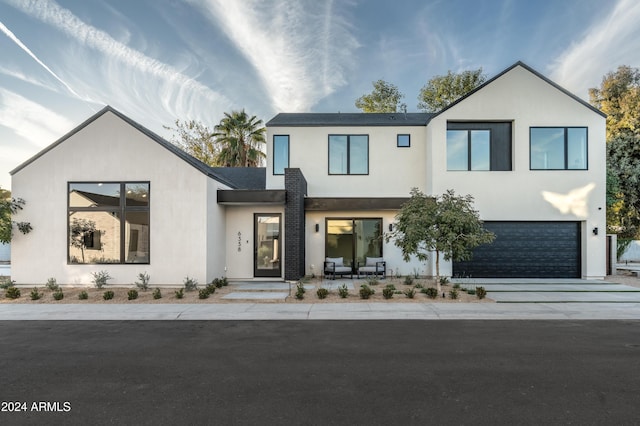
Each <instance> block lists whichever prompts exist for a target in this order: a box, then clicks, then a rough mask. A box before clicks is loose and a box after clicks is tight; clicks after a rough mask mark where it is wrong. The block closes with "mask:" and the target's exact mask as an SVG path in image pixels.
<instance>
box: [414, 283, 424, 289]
mask: <svg viewBox="0 0 640 426" xmlns="http://www.w3.org/2000/svg"><path fill="white" fill-rule="evenodd" d="M413 287H414V288H424V284H422V283H416V285H414V286H413Z"/></svg>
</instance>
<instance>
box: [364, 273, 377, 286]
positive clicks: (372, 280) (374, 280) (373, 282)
mask: <svg viewBox="0 0 640 426" xmlns="http://www.w3.org/2000/svg"><path fill="white" fill-rule="evenodd" d="M379 283H380V280H378V277H376V276H375V275H374V276H373V277H369V278H367V284H368V285H378V284H379Z"/></svg>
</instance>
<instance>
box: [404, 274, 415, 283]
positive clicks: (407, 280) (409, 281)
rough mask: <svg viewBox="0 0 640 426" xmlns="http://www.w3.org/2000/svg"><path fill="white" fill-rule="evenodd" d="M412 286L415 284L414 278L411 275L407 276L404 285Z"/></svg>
mask: <svg viewBox="0 0 640 426" xmlns="http://www.w3.org/2000/svg"><path fill="white" fill-rule="evenodd" d="M411 284H413V277H412V276H411V275H407V276H406V277H404V285H411ZM416 285H417V284H416Z"/></svg>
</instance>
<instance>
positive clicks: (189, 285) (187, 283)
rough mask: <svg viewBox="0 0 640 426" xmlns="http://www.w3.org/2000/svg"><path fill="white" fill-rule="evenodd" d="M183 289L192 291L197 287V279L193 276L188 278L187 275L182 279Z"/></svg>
mask: <svg viewBox="0 0 640 426" xmlns="http://www.w3.org/2000/svg"><path fill="white" fill-rule="evenodd" d="M184 289H185V290H187V291H194V290H197V289H198V280H196V279H194V278H189V277H188V276H187V277H186V278H185V279H184Z"/></svg>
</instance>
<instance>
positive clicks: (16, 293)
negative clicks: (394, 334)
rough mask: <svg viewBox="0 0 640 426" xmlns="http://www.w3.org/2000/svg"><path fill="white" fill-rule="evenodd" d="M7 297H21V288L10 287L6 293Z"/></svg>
mask: <svg viewBox="0 0 640 426" xmlns="http://www.w3.org/2000/svg"><path fill="white" fill-rule="evenodd" d="M4 297H6V298H7V299H17V298H19V297H20V289H19V288H18V287H9V288H7V291H5V293H4Z"/></svg>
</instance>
